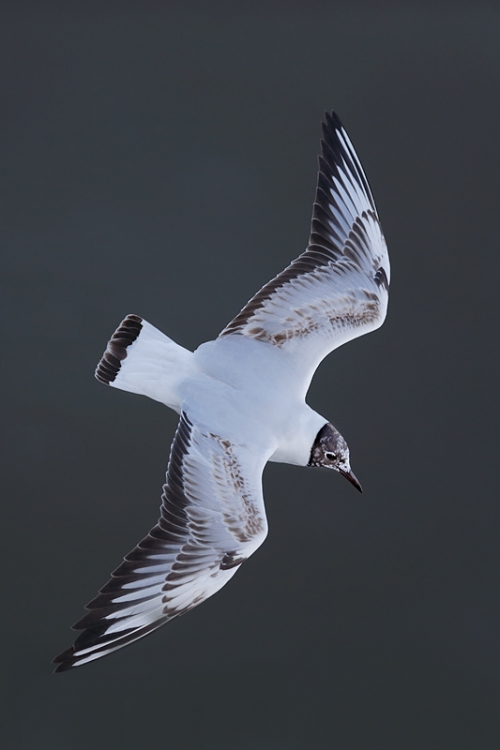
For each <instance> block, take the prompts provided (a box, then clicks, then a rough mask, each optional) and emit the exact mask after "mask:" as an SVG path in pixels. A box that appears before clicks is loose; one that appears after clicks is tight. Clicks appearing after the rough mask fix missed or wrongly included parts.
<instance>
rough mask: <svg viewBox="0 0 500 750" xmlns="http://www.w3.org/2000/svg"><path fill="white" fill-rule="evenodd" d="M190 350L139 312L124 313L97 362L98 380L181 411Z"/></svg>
mask: <svg viewBox="0 0 500 750" xmlns="http://www.w3.org/2000/svg"><path fill="white" fill-rule="evenodd" d="M192 358H193V353H192V352H190V351H189V350H188V349H184V347H182V346H179V344H176V343H175V341H172V339H170V338H169V337H168V336H165V334H164V333H162V332H161V331H159V330H158V329H157V328H155V327H154V326H152V325H151V324H150V323H148V322H147V321H146V320H143V319H142V318H140V317H139V316H138V315H127V317H126V318H125V319H124V320H123V321H122V322H121V323H120V325H119V326H118V328H117V329H116V331H115V332H114V334H113V335H112V337H111V339H110V341H109V342H108V346H107V347H106V351H105V352H104V354H103V356H102V359H101V361H100V362H99V364H98V365H97V369H96V371H95V376H96V378H97V380H99V381H100V382H101V383H105V384H106V385H111V386H113V387H114V388H119V389H120V390H122V391H130V393H139V394H141V395H143V396H149V398H152V399H154V400H155V401H160V402H161V403H162V404H166V405H167V406H169V407H170V408H171V409H174V410H175V411H177V412H180V397H179V395H178V385H179V383H180V382H181V381H182V380H183V379H184V378H185V377H186V375H188V374H189V372H190V371H191V370H192V368H193V362H192Z"/></svg>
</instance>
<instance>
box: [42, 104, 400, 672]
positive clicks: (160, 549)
mask: <svg viewBox="0 0 500 750" xmlns="http://www.w3.org/2000/svg"><path fill="white" fill-rule="evenodd" d="M389 278H390V270H389V259H388V254H387V246H386V243H385V239H384V235H383V233H382V229H381V226H380V222H379V218H378V214H377V210H376V208H375V203H374V201H373V196H372V193H371V190H370V187H369V185H368V181H367V179H366V177H365V174H364V172H363V169H362V167H361V164H360V162H359V159H358V157H357V155H356V152H355V150H354V148H353V146H352V144H351V141H350V140H349V137H348V136H347V133H346V131H345V129H344V127H343V126H342V124H341V122H340V120H339V118H338V117H337V115H336V114H335V113H334V112H332V113H327V114H326V115H325V120H324V122H323V140H322V141H321V156H320V157H319V173H318V183H317V188H316V198H315V202H314V208H313V216H312V223H311V233H310V237H309V243H308V246H307V249H306V250H305V252H304V253H302V255H300V256H299V257H298V258H297V259H296V260H294V261H293V262H292V263H291V264H290V265H289V266H288V267H287V268H286V269H285V270H284V271H282V273H280V274H279V275H278V276H276V277H275V278H274V279H272V280H271V281H269V282H268V283H267V284H266V285H265V286H263V287H262V289H261V290H260V291H259V292H257V294H256V295H255V296H254V297H252V298H251V299H250V301H249V302H248V303H247V304H246V305H245V307H243V309H242V310H241V312H239V313H238V314H237V315H236V317H235V318H233V320H232V321H231V322H230V323H229V324H228V325H227V326H226V327H225V328H224V330H223V331H222V332H221V333H220V334H219V336H218V337H217V338H216V339H215V340H214V341H208V342H206V343H204V344H202V345H201V346H200V347H198V349H196V351H194V352H191V351H188V350H187V349H184V348H183V347H181V346H179V345H178V344H176V343H175V342H174V341H173V340H172V339H170V338H169V337H168V336H165V335H164V334H163V333H162V332H161V331H159V330H158V329H157V328H155V327H154V326H152V325H151V324H150V323H148V322H147V321H146V320H144V319H143V318H141V317H139V316H138V315H128V316H127V317H126V318H125V319H124V320H123V322H122V323H121V324H120V326H119V327H118V328H117V330H116V331H115V333H114V334H113V336H112V337H111V340H110V341H109V343H108V345H107V348H106V350H105V352H104V355H103V357H102V359H101V361H100V362H99V364H98V366H97V369H96V377H97V379H98V380H99V381H100V382H101V383H105V384H106V385H110V386H112V387H114V388H119V389H121V390H124V391H130V392H131V393H138V394H142V395H145V396H149V397H150V398H152V399H154V400H156V401H159V402H160V403H162V404H165V405H166V406H168V407H170V408H171V409H174V410H175V411H176V412H177V413H178V414H179V415H180V419H179V423H178V426H177V430H176V432H175V436H174V439H173V443H172V447H171V451H170V459H169V462H168V468H167V479H166V483H165V485H164V487H163V494H162V498H161V511H160V518H159V521H158V523H157V524H156V526H154V527H153V528H152V529H151V531H150V532H149V534H148V535H147V536H146V537H145V538H144V539H143V540H142V541H141V542H139V544H138V545H137V547H135V549H134V550H132V552H130V554H128V555H127V556H126V557H125V559H124V561H123V562H122V563H121V565H120V566H119V567H118V568H117V569H116V570H115V571H114V573H112V577H111V579H110V581H108V583H106V585H105V586H104V587H103V588H102V589H101V590H100V592H99V594H98V596H97V597H96V598H95V599H93V600H92V601H91V602H90V603H89V604H87V606H86V609H87V612H86V614H85V616H84V617H83V618H82V619H81V620H79V621H78V622H77V623H76V624H75V625H74V626H73V628H74V629H75V630H81V631H82V632H81V633H80V635H79V636H78V637H77V639H76V641H75V643H74V645H73V646H72V647H71V648H69V649H67V650H66V651H64V652H63V653H62V654H60V655H59V656H57V657H56V658H55V659H54V662H55V663H56V664H57V665H58V666H57V668H56V671H57V672H60V671H64V670H67V669H71V668H72V667H78V666H80V665H82V664H86V663H88V662H91V661H94V660H96V659H99V658H101V657H102V656H106V655H107V654H110V653H112V652H113V651H116V650H118V649H120V648H123V646H126V645H128V644H129V643H132V642H133V641H136V640H138V639H139V638H142V637H144V636H145V635H147V634H148V633H151V632H152V631H153V630H156V629H157V628H159V627H160V626H161V625H163V624H164V623H166V622H168V621H169V620H172V619H173V618H174V617H178V616H179V615H182V614H184V613H185V612H188V611H189V610H190V609H193V607H196V606H197V605H198V604H201V602H203V601H205V599H207V598H208V597H209V596H212V595H213V594H215V593H216V592H217V591H219V589H221V588H222V587H223V586H224V585H225V584H226V583H227V582H228V581H229V579H230V578H232V577H233V576H234V574H235V573H236V571H237V570H238V569H239V568H240V566H241V565H242V564H243V563H244V562H245V560H247V559H248V558H249V557H250V555H251V554H252V553H253V552H255V550H256V549H257V548H258V547H259V546H260V545H261V544H262V542H263V541H264V539H265V537H266V535H267V521H266V513H265V508H264V498H263V494H262V472H263V470H264V466H265V465H266V463H267V462H268V461H278V462H282V463H288V464H296V465H299V466H312V467H325V468H327V469H333V470H334V471H337V472H339V473H340V474H341V475H342V476H344V477H345V478H346V479H348V480H349V481H350V482H351V483H352V484H353V485H354V486H355V487H356V488H357V489H358V490H360V491H361V485H360V483H359V482H358V480H357V478H356V476H355V475H354V473H353V472H352V469H351V466H350V459H349V448H348V446H347V443H346V441H345V440H344V438H343V437H342V435H341V434H340V433H339V432H338V430H336V429H335V427H334V426H333V425H332V424H331V423H330V422H329V421H328V420H327V419H326V418H325V417H322V416H321V415H320V414H318V413H317V412H315V411H313V409H311V408H310V407H309V406H308V405H307V404H306V401H305V398H306V394H307V391H308V389H309V385H310V383H311V379H312V377H313V374H314V372H315V370H316V368H317V367H318V365H319V364H320V362H321V361H322V360H323V359H324V357H326V355H327V354H329V353H330V352H331V351H333V350H334V349H336V348H337V347H339V346H341V345H342V344H345V343H346V342H347V341H350V340H351V339H354V338H356V337H358V336H362V335H363V334H365V333H369V332H370V331H373V330H375V329H376V328H378V327H379V326H381V325H382V323H383V322H384V319H385V316H386V311H387V300H388V287H389Z"/></svg>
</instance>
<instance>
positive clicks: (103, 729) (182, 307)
mask: <svg viewBox="0 0 500 750" xmlns="http://www.w3.org/2000/svg"><path fill="white" fill-rule="evenodd" d="M374 6H375V4H374V3H366V5H365V4H363V3H359V2H349V3H335V2H307V3H306V2H303V3H302V2H272V1H271V0H269V1H268V2H258V1H256V0H253V1H252V2H248V3H238V2H227V3H221V2H203V3H202V2H199V3H198V2H193V1H191V0H189V1H188V2H184V3H177V2H163V3H160V2H156V3H155V2H140V3H139V2H137V3H124V2H120V3H119V2H116V3H113V2H99V3H97V2H96V3H91V2H85V3H65V4H53V3H51V2H44V3H36V4H29V3H23V2H16V3H3V4H2V9H1V14H0V15H1V21H0V105H1V109H2V114H1V120H0V127H1V131H2V134H1V138H0V155H1V156H0V165H1V167H0V168H1V177H2V196H1V200H0V222H1V223H0V240H1V283H2V293H1V301H2V307H3V312H2V341H3V344H2V351H3V362H4V374H5V383H4V386H3V389H2V394H3V395H2V402H3V409H2V411H3V414H4V418H3V424H4V426H5V440H4V443H3V448H2V458H3V459H4V464H5V470H4V478H5V486H4V489H3V492H2V497H3V503H2V508H3V524H2V527H3V532H4V544H3V550H4V556H3V565H2V570H3V572H2V582H3V584H4V585H5V592H4V594H3V598H2V601H3V615H2V619H3V623H4V625H5V631H6V632H5V635H4V636H3V638H2V643H3V645H4V647H5V656H4V657H3V662H2V674H3V677H4V678H5V682H6V693H5V697H4V699H3V703H2V708H4V709H5V710H6V718H5V719H4V721H3V727H4V731H5V727H7V731H8V743H7V744H6V747H9V750H11V749H12V750H45V749H47V750H82V749H83V748H88V747H92V748H95V750H102V749H104V748H106V749H108V748H118V747H119V748H122V749H123V750H131V749H132V748H137V747H141V746H144V745H146V746H148V747H154V748H156V747H162V748H168V749H169V750H215V748H217V750H233V749H234V750H235V749H236V748H237V749H238V750H295V748H298V749H299V748H314V749H315V750H330V749H331V748H335V750H366V749H367V748H370V750H374V749H378V748H381V749H383V750H391V749H394V750H400V749H401V748H404V749H405V750H413V749H415V750H422V748H426V750H428V749H434V748H436V749H437V750H442V749H443V748H453V750H460V749H461V748H467V749H470V750H478V748H481V750H482V749H483V748H497V747H498V743H499V741H500V735H499V728H500V727H499V720H498V718H499V708H498V706H499V697H500V696H499V669H500V648H499V638H500V627H499V626H500V622H499V620H500V607H499V597H500V580H499V573H500V565H499V552H498V549H499V542H498V540H499V536H500V504H499V497H498V492H497V491H496V479H497V474H498V441H497V410H496V396H497V390H498V386H497V383H498V375H497V373H498V364H499V362H498V346H497V340H498V291H497V286H498V271H499V247H498V213H499V210H498V205H499V190H498V187H499V184H498V172H499V166H500V164H499V154H500V149H499V147H498V136H499V115H500V102H499V74H500V44H499V38H500V13H499V8H498V5H497V4H495V3H491V4H489V3H486V2H483V3H481V2H478V1H477V0H476V2H474V3H472V2H471V3H468V4H463V5H462V4H461V3H459V2H453V3H450V4H449V5H446V4H440V10H439V12H438V11H436V10H435V9H433V7H432V6H433V4H431V3H429V4H427V3H424V2H422V3H417V2H413V3H404V2H398V3H378V4H377V8H375V7H374ZM331 108H334V109H335V110H336V111H337V112H338V113H339V115H340V116H341V118H342V119H343V120H344V122H345V125H346V127H347V129H348V132H349V134H350V136H351V138H352V140H353V141H354V143H355V145H356V148H357V150H358V152H359V154H360V157H361V159H362V162H363V164H364V166H365V169H366V171H367V173H368V176H369V179H370V181H371V184H372V188H373V190H374V193H375V197H376V201H377V205H378V208H379V212H380V216H381V218H382V222H383V226H384V229H385V233H386V237H387V240H388V243H389V247H390V252H391V260H392V268H393V285H392V297H391V303H390V309H389V316H388V319H387V322H386V324H385V326H384V327H383V329H381V330H380V331H379V332H377V333H375V334H374V335H371V336H368V337H365V338H362V339H359V340H357V341H355V342H353V343H351V344H349V345H348V346H346V347H344V348H342V349H341V350H339V351H338V352H336V353H335V354H334V355H332V356H331V357H330V358H329V359H328V360H327V361H326V362H325V363H324V364H323V365H322V366H321V368H320V369H319V371H318V373H317V376H316V378H315V380H314V383H313V386H312V389H311V392H310V397H309V401H310V403H311V405H312V406H314V407H315V408H316V409H318V410H319V411H321V412H322V413H323V414H325V416H327V417H328V418H331V419H332V421H333V422H334V423H335V424H336V425H337V426H338V427H339V428H340V429H341V431H342V432H343V434H344V435H345V436H346V438H347V440H348V441H349V444H350V447H351V454H352V463H353V467H354V470H355V472H356V473H357V474H358V476H359V478H360V479H361V481H362V483H363V486H364V494H363V495H362V496H359V495H358V494H357V493H356V491H355V490H354V489H353V488H352V487H351V486H350V485H349V484H348V483H347V482H344V481H343V480H342V479H341V478H340V477H339V476H338V475H333V474H331V473H330V472H321V471H314V470H305V469H300V468H296V467H289V466H284V465H280V466H278V465H271V466H269V467H268V469H266V472H265V477H264V485H265V495H266V499H267V508H268V515H269V524H270V534H269V538H268V540H267V541H266V543H265V545H264V546H263V547H262V548H261V549H260V550H259V551H258V553H257V554H256V555H255V556H254V557H253V558H252V559H251V560H250V561H249V562H248V563H246V564H245V565H244V566H243V568H242V570H241V571H240V572H239V573H238V574H237V576H236V578H235V579H234V580H233V581H232V582H231V583H230V584H229V585H228V586H227V587H226V588H225V589H224V590H223V591H222V592H221V593H219V594H218V595H217V596H216V597H214V598H213V599H211V600H209V601H208V602H206V603H205V604H203V606H202V607H200V608H199V609H196V610H195V611H193V612H192V613H190V614H189V615H188V616H186V617H184V618H181V619H179V620H177V621H175V622H172V623H171V624H169V625H168V626H167V627H166V628H164V629H162V630H160V631H159V632H157V633H155V634H154V635H152V636H150V637H148V638H146V639H145V640H144V641H141V642H140V643H137V644H135V645H133V646H132V647H130V648H127V649H126V650H124V651H121V652H119V653H118V654H115V655H114V656H112V657H110V658H109V659H104V660H102V661H101V662H99V663H96V664H92V665H90V666H86V667H83V668H81V669H78V670H76V671H74V672H73V673H70V674H63V675H53V674H52V673H51V667H50V665H49V662H50V659H51V658H52V657H53V656H54V655H55V654H56V653H57V652H59V651H60V650H62V649H63V648H64V647H66V646H68V645H70V643H71V641H72V633H71V631H70V630H69V625H70V624H71V622H73V621H74V620H76V619H77V618H78V617H80V616H81V614H82V607H83V604H84V603H85V602H86V601H88V600H89V599H90V598H92V597H93V596H94V595H95V593H96V592H97V589H98V588H99V587H100V586H101V585H102V584H103V583H104V582H105V581H106V580H107V577H108V574H109V572H110V571H111V570H112V569H113V568H114V567H116V566H117V564H118V563H119V562H120V560H121V558H122V556H123V555H124V554H125V553H127V552H128V550H129V549H130V548H131V547H132V546H133V545H134V544H135V543H136V542H137V541H138V540H139V539H140V538H141V536H142V535H144V534H145V533H146V532H147V530H148V529H149V528H150V527H151V526H152V525H153V523H154V522H155V521H156V518H157V514H158V505H159V494H160V486H161V484H162V481H163V476H164V468H165V464H166V459H167V452H168V448H169V444H170V440H171V437H172V434H173V431H174V429H175V424H176V418H175V415H173V414H172V413H170V412H168V411H167V410H166V409H162V407H161V406H160V405H159V404H156V403H153V402H148V401H147V400H146V399H142V398H139V397H135V396H132V395H130V394H125V393H120V392H117V391H114V390H111V389H106V388H104V387H103V386H101V385H100V384H98V383H97V381H95V380H94V379H93V370H94V367H95V364H96V363H97V361H98V359H99V357H100V355H101V353H102V351H103V349H104V346H105V344H106V341H107V340H108V338H109V336H110V334H111V333H112V331H113V330H114V328H115V327H116V325H117V324H118V323H119V321H120V320H121V318H122V317H123V316H124V315H125V314H127V313H131V312H133V313H138V314H140V315H142V316H144V317H145V318H147V319H148V320H149V321H150V322H152V323H153V324H155V325H157V326H158V327H160V328H161V329H163V330H164V331H165V332H166V333H168V334H169V335H170V336H172V337H173V338H174V339H176V340H177V341H179V343H182V344H183V345H185V346H188V347H191V348H194V347H196V346H197V345H198V344H199V343H201V342H202V341H203V340H206V339H209V338H213V337H215V336H216V334H217V333H218V331H219V330H220V329H221V328H222V327H223V326H224V325H225V323H226V322H227V321H228V320H229V319H230V318H231V317H232V316H233V315H234V314H235V313H236V312H237V311H238V310H239V309H240V307H241V306H242V305H243V303H244V302H245V301H246V300H247V299H248V298H249V297H250V296H251V294H252V293H253V292H255V291H256V290H257V289H258V288H259V287H260V286H261V284H263V283H264V282H265V281H267V280H268V279H269V278H270V277H271V276H272V275H274V274H276V273H277V272H278V271H280V270H281V269H282V268H283V267H284V266H285V265H286V264H287V263H288V262H289V261H290V260H291V259H292V258H293V257H295V256H296V255H298V254H299V253H300V252H301V251H302V250H303V249H304V247H305V243H306V241H307V236H308V230H309V221H310V213H311V205H312V200H313V195H314V186H315V180H316V154H317V152H318V148H319V136H320V121H321V118H322V116H323V112H324V110H325V109H331Z"/></svg>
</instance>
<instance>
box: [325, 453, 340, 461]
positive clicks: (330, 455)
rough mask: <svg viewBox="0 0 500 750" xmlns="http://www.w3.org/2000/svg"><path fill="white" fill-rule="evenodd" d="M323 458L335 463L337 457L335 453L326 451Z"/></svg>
mask: <svg viewBox="0 0 500 750" xmlns="http://www.w3.org/2000/svg"><path fill="white" fill-rule="evenodd" d="M325 458H327V459H328V460H329V461H336V460H337V456H336V455H335V453H329V452H328V451H327V452H326V453H325Z"/></svg>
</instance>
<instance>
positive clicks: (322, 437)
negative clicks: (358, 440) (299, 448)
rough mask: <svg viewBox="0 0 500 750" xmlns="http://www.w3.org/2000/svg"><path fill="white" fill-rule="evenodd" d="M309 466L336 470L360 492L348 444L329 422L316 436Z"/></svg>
mask: <svg viewBox="0 0 500 750" xmlns="http://www.w3.org/2000/svg"><path fill="white" fill-rule="evenodd" d="M307 465H308V466H324V467H325V468H326V469H334V470H335V471H338V472H339V474H342V476H343V477H345V478H346V479H348V480H349V482H350V483H351V484H353V485H354V486H355V487H356V489H358V490H359V491H360V492H362V491H363V490H362V489H361V485H360V483H359V481H358V480H357V478H356V476H355V474H354V473H353V472H352V469H351V465H350V463H349V448H348V447H347V443H346V441H345V440H344V438H343V437H342V435H341V434H340V432H339V431H338V430H336V429H335V427H334V426H333V425H332V424H330V422H327V423H326V424H325V425H324V427H322V428H321V430H320V431H319V432H318V434H317V435H316V439H315V441H314V443H313V446H312V448H311V456H310V458H309V463H308V464H307Z"/></svg>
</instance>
